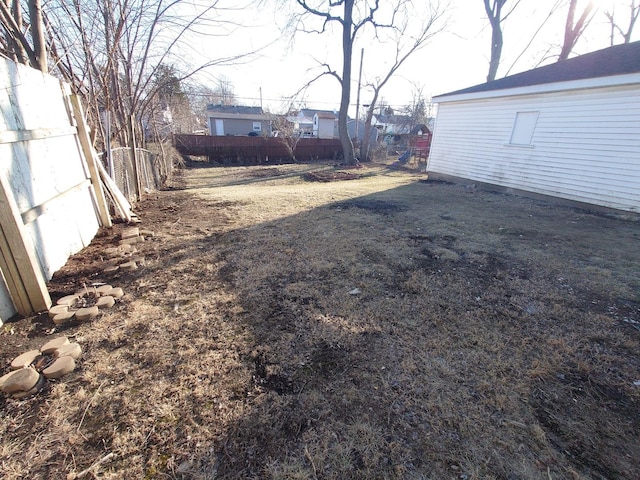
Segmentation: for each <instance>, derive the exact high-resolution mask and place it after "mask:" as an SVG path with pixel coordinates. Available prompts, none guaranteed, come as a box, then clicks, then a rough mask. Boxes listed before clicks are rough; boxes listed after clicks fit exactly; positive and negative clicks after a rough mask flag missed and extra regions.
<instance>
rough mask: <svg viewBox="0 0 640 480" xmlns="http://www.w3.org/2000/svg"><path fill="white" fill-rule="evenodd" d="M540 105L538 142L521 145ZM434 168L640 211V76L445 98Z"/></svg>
mask: <svg viewBox="0 0 640 480" xmlns="http://www.w3.org/2000/svg"><path fill="white" fill-rule="evenodd" d="M518 112H539V113H538V115H537V118H536V122H535V130H534V131H533V143H534V146H535V148H514V147H513V145H512V144H511V143H512V134H513V130H514V118H515V117H516V114H517V113H518ZM428 170H429V171H431V172H434V173H441V174H445V175H451V176H456V177H461V178H467V179H470V180H473V181H478V182H483V183H489V184H494V185H499V186H502V187H507V188H514V189H520V190H525V191H530V192H534V193H540V194H544V195H551V196H556V197H561V198H566V199H569V200H575V201H579V202H585V203H591V204H595V205H602V206H606V207H611V208H617V209H622V210H628V211H636V212H640V84H634V85H626V86H616V87H609V88H594V89H584V90H574V91H565V92H555V93H544V94H531V95H521V96H517V97H510V96H505V97H502V98H489V99H487V98H485V99H478V100H465V101H459V102H456V101H450V99H447V101H446V102H443V103H441V104H440V105H439V108H438V117H437V121H436V128H435V133H434V138H433V144H432V147H431V155H430V158H429V165H428Z"/></svg>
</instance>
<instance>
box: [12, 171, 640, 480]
mask: <svg viewBox="0 0 640 480" xmlns="http://www.w3.org/2000/svg"><path fill="white" fill-rule="evenodd" d="M318 171H319V172H322V171H324V172H329V173H330V172H332V171H333V167H332V166H330V165H321V164H313V165H286V166H277V167H275V166H274V167H266V168H265V167H235V168H191V169H189V170H187V171H185V172H184V178H183V179H182V181H181V183H179V184H176V185H175V186H174V187H175V188H174V189H172V190H169V191H165V192H159V193H158V194H154V195H153V196H151V197H150V198H148V199H147V200H146V201H144V202H143V203H142V204H141V206H140V216H141V218H142V219H143V226H144V227H145V228H149V229H151V230H154V231H155V232H156V234H157V236H156V237H154V238H152V239H150V240H149V241H147V242H145V243H144V244H143V245H142V246H141V253H143V254H144V255H145V257H146V267H145V268H143V269H141V270H138V271H136V272H134V273H131V274H118V275H116V276H113V277H105V275H103V274H101V273H100V265H101V254H100V252H101V249H102V248H103V247H104V246H105V245H108V244H111V243H113V241H115V237H116V234H117V230H118V228H117V227H116V228H115V230H114V231H113V232H103V234H102V235H101V236H100V237H98V238H97V239H96V241H95V242H94V244H92V246H90V247H89V248H87V249H86V250H85V251H83V252H82V253H81V254H80V255H77V256H76V257H74V258H73V259H72V260H70V262H69V263H68V265H67V266H65V267H64V268H63V269H62V270H61V271H60V272H58V274H56V277H55V278H54V280H53V281H52V282H51V285H50V290H51V291H52V293H53V295H54V296H62V295H63V294H66V293H68V292H69V291H73V290H75V289H76V288H77V286H78V285H80V284H82V283H83V282H85V283H87V282H92V281H99V280H102V281H105V280H106V281H109V282H110V283H112V284H114V285H117V286H122V287H124V289H125V291H126V293H127V295H126V296H125V297H124V299H123V301H122V302H121V303H120V304H119V305H117V306H116V307H115V308H114V309H113V310H111V311H108V312H106V313H105V314H103V315H102V316H101V317H100V318H99V319H97V320H94V321H93V322H91V323H90V324H84V325H76V326H72V327H70V328H68V329H66V330H65V331H64V332H65V333H66V334H68V335H75V336H76V338H77V340H78V341H79V342H80V343H81V344H82V345H83V347H84V350H85V354H84V357H83V358H82V360H81V362H80V368H79V369H78V370H77V371H76V372H74V373H73V374H71V375H69V376H68V377H65V378H64V379H62V380H61V381H59V382H56V383H54V384H52V385H51V386H50V387H49V388H48V389H47V390H46V391H44V392H42V393H41V394H39V395H38V396H36V397H34V398H32V399H29V400H26V401H13V400H4V399H3V400H2V403H0V408H1V409H2V417H1V420H0V433H1V435H2V439H1V440H0V469H1V472H2V475H3V476H4V478H64V477H65V476H66V475H67V474H68V473H71V472H75V473H77V472H79V471H81V470H84V469H85V468H87V467H88V466H90V465H92V464H93V463H94V462H96V461H97V460H99V459H100V458H102V457H104V456H105V455H107V454H109V453H111V452H113V453H115V454H116V457H115V459H114V460H112V461H111V462H108V463H105V464H103V465H100V466H98V467H96V468H95V469H94V470H93V471H92V473H91V474H90V475H89V477H88V478H91V477H93V478H104V479H108V478H113V479H120V478H131V479H133V478H136V479H137V478H148V479H150V478H158V479H161V478H175V479H179V478H191V479H213V478H272V479H303V478H304V479H307V478H317V479H344V478H354V479H358V478H361V479H370V478H398V479H400V478H402V479H418V478H433V479H454V478H457V479H491V478H494V479H537V478H539V479H547V480H548V479H550V478H553V479H561V478H568V479H571V478H583V479H600V478H621V479H635V478H639V477H640V467H639V466H638V458H640V438H639V433H638V432H640V414H639V412H640V408H639V407H640V388H639V387H637V386H634V381H637V380H640V354H639V352H640V331H639V330H638V328H637V327H638V325H640V323H639V322H640V297H639V295H638V292H639V291H640V273H639V272H640V259H639V258H638V257H639V256H638V253H637V252H638V246H639V239H640V223H639V222H636V221H630V220H625V219H620V218H615V217H608V216H605V215H601V214H594V213H589V212H585V211H580V210H575V209H572V208H567V207H561V206H557V205H554V204H551V203H545V202H542V201H533V200H528V199H524V198H519V197H512V196H505V195H496V194H492V193H487V192H482V191H479V190H476V189H469V188H465V187H463V186H457V185H450V184H443V183H436V182H422V181H420V180H424V177H422V176H420V175H418V174H416V173H412V172H410V171H406V170H389V169H387V168H385V166H382V165H375V164H374V165H367V166H366V167H365V168H363V169H359V170H358V172H357V173H358V175H360V176H361V178H359V179H356V180H351V181H348V182H331V183H318V182H308V181H305V180H304V174H306V173H309V172H318ZM326 176H327V175H324V176H323V177H326ZM355 289H357V290H355ZM12 326H13V327H14V332H15V333H14V334H13V335H11V334H9V331H5V333H4V334H3V335H2V347H0V349H1V352H2V354H3V358H6V360H7V361H10V360H11V358H13V356H15V355H17V354H18V353H20V352H21V351H24V350H25V349H27V348H30V347H33V346H38V345H39V344H41V343H43V340H44V337H46V335H47V333H50V332H51V330H50V329H51V328H53V324H51V323H50V321H49V319H48V318H46V317H45V316H44V315H41V316H37V317H33V318H27V319H23V320H20V321H19V322H16V323H14V324H12Z"/></svg>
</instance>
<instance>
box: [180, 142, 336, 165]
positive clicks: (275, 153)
mask: <svg viewBox="0 0 640 480" xmlns="http://www.w3.org/2000/svg"><path fill="white" fill-rule="evenodd" d="M174 145H175V147H176V149H177V150H178V151H179V152H180V153H182V154H183V155H193V156H206V157H209V161H212V162H218V163H224V164H231V163H240V164H248V163H278V162H282V163H286V162H291V161H293V158H292V157H291V154H290V153H289V150H288V149H287V147H286V144H285V139H284V138H278V137H240V136H238V137H233V136H228V137H219V136H211V135H175V136H174ZM294 155H295V157H296V160H299V161H305V160H317V159H333V160H336V159H338V158H339V157H341V156H342V145H341V144H340V140H339V139H324V138H301V139H299V140H298V142H297V144H296V147H295V150H294Z"/></svg>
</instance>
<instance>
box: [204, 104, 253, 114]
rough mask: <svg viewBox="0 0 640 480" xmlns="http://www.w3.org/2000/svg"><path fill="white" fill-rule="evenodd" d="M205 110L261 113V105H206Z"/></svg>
mask: <svg viewBox="0 0 640 480" xmlns="http://www.w3.org/2000/svg"><path fill="white" fill-rule="evenodd" d="M207 112H216V113H229V114H239V115H262V114H263V113H264V112H263V111H262V107H244V106H240V105H213V104H210V105H207Z"/></svg>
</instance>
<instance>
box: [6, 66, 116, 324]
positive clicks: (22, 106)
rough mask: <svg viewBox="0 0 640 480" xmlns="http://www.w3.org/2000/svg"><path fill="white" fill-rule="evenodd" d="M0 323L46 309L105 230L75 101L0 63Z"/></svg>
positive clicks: (32, 73) (49, 82)
mask: <svg viewBox="0 0 640 480" xmlns="http://www.w3.org/2000/svg"><path fill="white" fill-rule="evenodd" d="M0 111H1V116H0V159H1V161H0V227H1V228H0V324H1V323H2V321H5V320H7V319H8V318H10V317H11V316H13V315H14V314H15V313H21V314H25V315H26V314H29V313H32V312H37V311H41V310H45V309H47V308H48V307H49V306H50V303H51V299H50V297H49V293H48V291H47V288H46V281H48V280H49V279H50V278H51V276H52V275H53V273H54V272H55V271H56V270H57V269H59V268H60V267H61V266H63V265H64V264H65V262H66V261H67V259H68V257H69V256H70V255H72V254H73V253H75V252H78V251H79V250H81V249H82V248H83V247H85V246H87V245H88V244H89V243H90V242H91V240H92V239H93V237H94V235H95V233H96V232H97V230H98V228H99V227H100V226H101V225H106V226H110V225H111V219H110V216H109V213H108V210H107V206H106V202H105V197H104V193H103V191H102V186H101V182H100V179H99V175H98V173H97V168H96V167H97V166H96V164H95V156H94V155H93V154H92V153H91V151H92V149H91V145H90V140H89V137H88V129H87V128H86V125H85V123H84V118H83V115H82V108H81V106H80V103H79V99H78V98H77V97H74V96H72V95H71V94H70V91H69V88H68V86H67V85H66V84H64V83H62V82H60V81H59V80H58V79H56V78H54V77H52V76H49V75H45V74H43V73H41V72H40V71H38V70H34V69H32V68H29V67H26V66H24V65H17V64H15V63H13V62H11V61H9V60H7V59H2V58H0Z"/></svg>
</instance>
